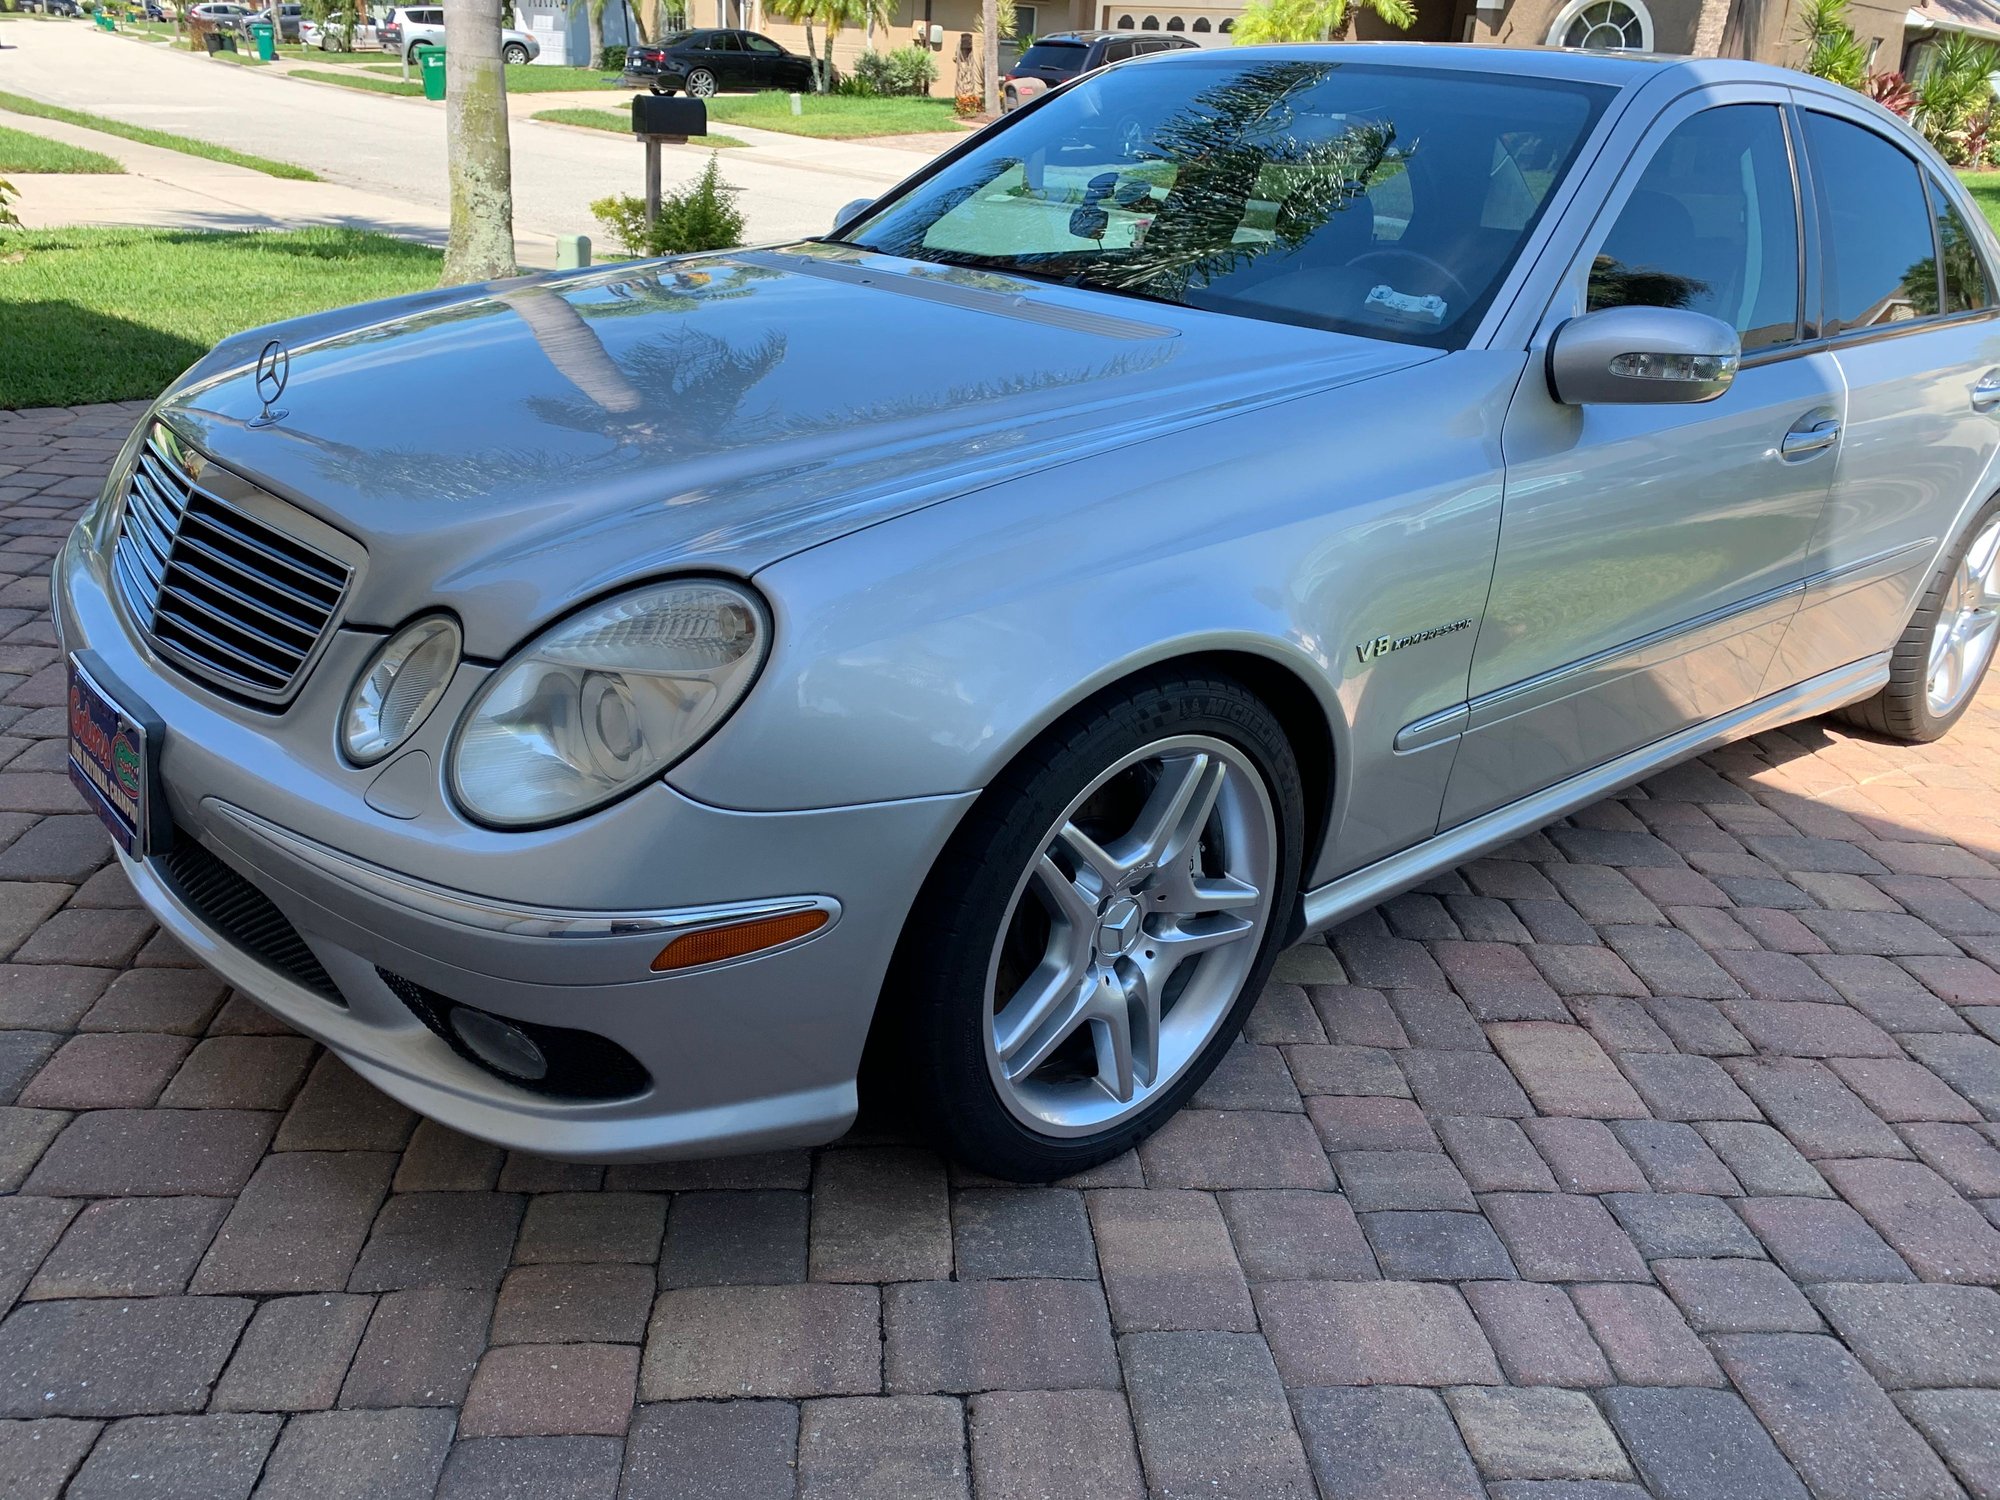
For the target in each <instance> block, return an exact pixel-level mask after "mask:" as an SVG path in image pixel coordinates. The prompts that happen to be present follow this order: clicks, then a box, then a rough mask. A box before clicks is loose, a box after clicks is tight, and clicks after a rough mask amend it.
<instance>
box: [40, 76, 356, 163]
mask: <svg viewBox="0 0 2000 1500" xmlns="http://www.w3.org/2000/svg"><path fill="white" fill-rule="evenodd" d="M0 110H12V111H13V112H14V113H15V114H17V115H33V116H35V117H36V118H38V119H43V120H61V121H62V122H63V123H64V124H66V125H81V126H83V127H84V128H85V129H87V130H101V131H103V132H104V133H105V134H106V135H115V136H118V137H120V138H121V139H123V140H128V141H137V142H139V144H140V145H142V146H161V147H164V148H165V149H166V150H168V151H179V152H182V153H184V154H186V155H188V156H199V157H202V158H204V159H206V160H208V161H226V162H230V163H232V164H233V165H235V166H239V167H249V168H251V169H253V170H255V171H258V172H262V173H264V174H266V175H267V176H271V177H290V178H293V179H294V180H296V181H299V182H318V181H319V174H318V173H316V172H309V171H307V170H306V169H305V168H304V167H295V166H293V165H292V164H291V163H290V162H288V161H271V160H269V159H268V158H266V157H262V156H251V155H250V154H249V153H247V152H243V151H232V150H230V149H229V147H227V146H218V145H216V144H215V143H214V142H213V141H198V140H195V139H194V138H193V137H191V136H185V135H172V134H169V133H168V132H167V131H164V130H148V129H146V127H145V126H143V125H127V124H126V123H125V122H124V121H123V120H111V119H106V118H105V117H104V116H103V115H91V114H85V113H84V112H83V111H82V110H79V109H64V108H62V106H60V105H57V104H43V103H42V102H41V101H40V100H37V99H28V98H24V97H23V96H22V95H20V94H7V93H0Z"/></svg>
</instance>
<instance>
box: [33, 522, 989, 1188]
mask: <svg viewBox="0 0 2000 1500" xmlns="http://www.w3.org/2000/svg"><path fill="white" fill-rule="evenodd" d="M54 600H55V615H56V620H57V627H58V631H59V633H60V635H61V638H62V642H63V645H64V646H65V648H66V649H69V650H77V649H81V648H84V647H88V648H90V649H92V650H94V651H96V652H97V653H98V655H99V656H100V657H101V658H103V660H104V661H105V663H106V664H107V665H108V666H109V667H110V668H111V670H112V672H113V673H114V674H115V675H116V676H117V677H118V678H119V679H120V680H122V681H123V682H124V683H125V684H126V685H127V686H128V687H129V688H130V689H131V690H132V691H134V692H136V693H138V694H140V695H141V696H143V697H144V698H145V700H146V705H147V706H148V707H149V708H151V709H152V711H153V712H154V713H155V714H156V715H157V716H158V717H159V718H160V719H161V720H162V721H163V722H164V723H165V725H166V727H167V729H166V736H165V739H164V741H163V744H162V746H161V750H160V754H159V764H160V771H161V780H162V787H163V791H164V794H165V797H166V801H167V805H168V808H169V811H170V813H171V815H172V818H173V822H174V825H175V829H176V839H177V840H178V839H186V840H192V841H193V842H194V843H196V844H198V845H199V846H200V847H201V848H202V849H203V850H206V851H207V853H208V854H209V855H210V856H213V857H214V858H215V859H216V860H219V861H221V863H222V864H223V865H225V866H227V867H228V869H229V870H231V871H233V872H234V873H235V874H236V875H238V876H241V877H244V878H246V879H247V880H248V881H249V882H250V883H251V884H252V885H253V886H254V887H255V888H256V889H257V890H258V891H259V892H261V893H262V895H263V896H264V897H266V898H268V900H269V902H270V903H271V905H272V906H274V907H275V908H276V909H277V912H278V913H279V914H281V916H282V918H283V920H284V921H285V922H286V923H288V924H289V925H290V927H291V928H292V929H293V930H294V931H295V932H296V934H297V936H298V938H299V939H301V940H302V941H303V943H304V945H305V947H306V948H308V949H309V950H310V952H311V954H312V956H313V958H314V959H315V960H316V961H317V964H318V966H319V967H320V969H322V970H323V971H324V975H325V976H326V977H327V978H328V979H330V980H331V982H332V986H333V987H334V988H335V989H337V992H338V997H339V998H338V999H337V1000H336V999H334V998H332V997H331V996H330V995H329V994H327V993H324V992H322V990H321V989H320V988H318V987H315V986H313V985H309V984H308V983H304V982H301V979H300V977H299V971H298V966H296V965H294V966H292V967H291V968H287V967H286V966H285V965H283V964H280V963H274V962H272V961H271V960H270V959H269V957H268V953H267V951H266V950H262V949H259V948H258V947H257V946H256V945H255V944H252V943H246V942H245V941H243V940H241V935H240V934H238V935H235V936H232V935H231V930H230V928H229V924H228V923H227V922H225V921H220V920H218V919H216V917H215V914H214V912H213V911H212V910H206V911H205V910H204V909H203V908H202V906H201V903H200V901H199V900H198V899H196V898H194V897H191V896H190V895H189V894H188V888H187V886H186V885H185V883H184V882H181V881H177V880H176V879H175V878H173V877H172V876H171V875H170V873H169V871H168V869H167V868H166V867H165V865H164V863H163V862H162V861H161V860H160V859H146V860H132V859H130V858H126V857H124V856H121V859H122V861H123V863H124V866H125V873H126V874H127V876H128V877H129V878H130V879H131V881H132V884H133V887H134V888H135V889H136V890H137V892H138V894H139V896H140V899H141V900H142V901H144V903H145V904H146V906H147V908H148V909H149V910H150V911H151V912H152V913H153V915H154V916H155V917H156V918H157V919H158V920H159V922H160V924H161V925H162V926H163V927H164V928H165V929H166V930H167V931H168V932H170V933H171V934H172V935H173V936H174V937H175V938H176V939H178V940H179V941H180V942H181V943H182V944H183V945H185V946H186V947H187V948H188V949H189V950H190V951H191V952H192V953H193V954H194V955H195V956H196V957H198V958H199V959H201V960H202V961H203V962H204V963H206V964H208V965H209V966H210V967H211V968H213V969H215V970H216V971H217V972H218V973H219V974H221V975H222V976H223V977H224V978H226V979H228V980H229V981H230V982H231V983H232V984H234V985H235V986H236V987H237V988H239V989H241V990H242V991H244V992H245V993H246V994H248V995H250V996H251V997H252V998H254V999H255V1000H257V1001H258V1002H259V1003H260V1004H262V1005H264V1006H265V1007H266V1008H267V1009H269V1010H271V1011H272V1012H274V1013H275V1014H277V1015H278V1016H280V1017H282V1018H283V1019H284V1020H285V1021H286V1022H287V1023H289V1024H290V1025H292V1026H294V1027H296V1028H297V1029H298V1030H300V1031H302V1032H305V1033H307V1034H308V1035H311V1036H313V1037H316V1038H318V1039H319V1040H320V1041H322V1042H324V1043H325V1044H326V1045H327V1046H328V1047H330V1048H332V1049H333V1050H334V1051H335V1052H337V1053H338V1054H339V1055H340V1056H341V1057H342V1058H344V1059H345V1060H346V1061H347V1062H348V1063H349V1064H351V1065H352V1066H353V1067H354V1068H355V1070H356V1071H357V1072H359V1073H360V1074H362V1076H364V1077H366V1078H368V1079H369V1080H370V1081H371V1082H373V1083H374V1084H376V1085H377V1086H378V1087H380V1088H381V1089H382V1090H383V1091H384V1092H385V1093H388V1094H390V1095H392V1096H393V1097H395V1098H397V1099H400V1100H402V1101H403V1102H404V1103H406V1104H408V1105H410V1106H411V1107H412V1108H414V1109H416V1110H418V1111H420V1112H421V1113H424V1114H426V1115H429V1116H430V1117H432V1118H433V1119H436V1120H438V1121H440V1122H441V1123H443V1124H445V1125H448V1126H450V1127H452V1128H453V1129H456V1130H460V1131H463V1132H464V1133H466V1134H468V1135H473V1136H477V1137H480V1138H482V1139H485V1140H489V1141H494V1142H497V1143H499V1144H501V1145H504V1146H507V1147H510V1148H514V1149H519V1150H524V1151H531V1152H535V1153H537V1154H540V1155H544V1156H555V1157H565V1158H572V1159H578V1160H591V1161H618V1160H654V1159H664V1158H671V1157H685V1156H704V1155H714V1154H722V1153H728V1152H737V1151H753V1150H769V1149H775V1148H778V1147H783V1146H796V1145H807V1144H815V1143H818V1142H820V1141H825V1140H829V1139H831V1138H833V1137H834V1136H836V1135H838V1134H839V1133H840V1132H841V1131H843V1130H844V1129H846V1128H847V1126H848V1124H849V1123H850V1122H851V1121H852V1119H853V1116H854V1112H855V1107H856V1094H855V1073H856V1070H857V1068H858V1066H859V1063H860V1057H861V1050H862V1045H863V1043H864V1041H865V1040H866V1037H867V1032H868V1026H869V1023H870V1020H871V1019H872V1017H873V1013H874V1007H875V1002H876V998H877V996H878V995H879V993H880V990H881V986H882V981H883V977H884V975H885V973H886V971H887V968H888V964H889V960H890V957H891V955H892V953H893V951H894V948H895V944H896V941H897V938H898V936H899V935H900V932H901V929H902V924H903V919H904V916H905V914H906V913H907V912H908V910H909V907H910V904H911V902H912V901H913V900H914V898H915V895H916V891H917V889H918V887H919V885H920V884H921V882H922V880H923V877H924V874H925V873H926V872H927V871H928V869H929V867H930V865H931V863H932V861H933V860H934V859H935V857H936V855H937V852H938V850H939V849H940V848H941V847H942V846H943V843H944V840H945V839H946V838H947V837H948V835H949V833H950V831H951V829H952V827H953V826H954V825H955V824H956V822H957V819H958V817H959V815H960V813H961V812H962V811H963V809H964V807H965V806H966V805H968V803H969V802H970V800H971V796H970V794H967V795H964V796H957V797H934V798H918V799H911V800H908V801H899V802H889V803H879V804H873V805H869V806H862V807H845V808H830V809H818V810H813V811H803V812H793V813H739V812H732V811H728V810H726V809H721V808H715V807H710V806H707V805H705V804H703V803H699V802H696V801H694V800H693V799H691V798H688V797H686V796H683V795H682V794H680V793H679V792H677V791H675V790H674V789H673V788H672V787H670V786H668V785H666V784H664V783H656V784H654V785H653V786H650V787H648V788H646V789H645V790H643V791H641V792H640V793H638V794H636V795H634V796H632V797H629V798H627V799H625V800H624V801H622V802H619V803H617V804H615V805H614V806H613V807H611V808H608V809H604V810H603V811H601V812H600V813H598V814H595V815H592V816H590V817H586V818H582V819H579V820H577V821H576V822H574V823H571V824H567V825H564V826H563V827H560V828H556V829H544V830H539V831H535V832H528V833H515V834H502V833H496V832H494V831H492V830H486V829H480V828H477V827H475V826H473V825H471V824H469V823H466V822H464V821H463V820H462V819H459V818H457V816H456V815H455V814H453V813H451V812H450V810H449V808H448V806H446V805H445V803H444V801H443V799H442V797H441V795H440V796H438V797H436V799H435V801H434V802H433V803H432V804H430V805H427V806H426V808H425V809H424V810H423V811H421V812H419V813H418V814H417V815H415V816H411V815H410V814H409V810H408V808H400V809H398V810H397V811H396V813H395V814H394V815H390V814H385V813H383V812H382V811H379V810H378V809H377V808H376V807H375V806H373V805H371V804H370V803H369V801H368V800H367V799H368V795H369V792H370V783H371V779H372V778H373V776H374V775H375V774H376V772H375V770H373V769H371V770H370V771H367V772H363V771H356V770H353V769H352V768H349V767H345V766H343V765H341V764H340V763H339V760H338V757H337V756H336V755H334V754H333V752H332V747H331V744H330V743H322V742H330V741H331V738H332V734H331V726H332V725H333V724H334V723H335V722H336V719H335V712H336V709H337V705H338V703H339V700H340V698H341V697H342V696H343V695H344V693H345V690H346V687H347V685H348V684H349V683H350V682H351V681H352V678H353V674H354V672H355V671H356V670H358V667H359V664H360V662H361V661H362V660H363V659H364V658H365V656H366V654H367V652H368V651H370V650H372V647H373V645H374V644H375V642H376V641H377V640H378V639H379V638H378V637H374V636H370V635H366V634H359V633H357V634H356V636H355V639H353V640H351V641H350V640H346V639H344V636H345V635H347V634H348V633H346V632H340V631H336V633H335V638H334V640H333V642H332V643H330V644H329V646H328V648H327V650H326V652H325V654H324V656H323V657H322V658H321V660H320V662H319V664H318V666H317V667H316V668H315V669H314V673H313V676H312V677H311V678H309V679H308V681H307V683H306V685H305V687H304V688H303V689H302V691H301V692H300V695H299V697H298V698H297V699H296V700H295V701H294V702H293V704H292V705H291V707H290V708H289V709H287V710H286V711H285V712H284V713H282V714H276V715H272V714H266V713H262V712H258V711H253V710H248V709H245V708H242V707H240V706H238V705H235V704H232V703H230V702H228V701H227V700H225V699H223V698H220V697H218V696H217V695H215V694H213V693H211V692H209V691H207V690H206V689H204V688H203V687H201V686H200V685H199V684H197V683H195V682H193V681H192V680H190V679H188V678H186V677H184V676H182V675H180V674H179V673H178V672H176V671H174V670H173V669H171V668H168V667H166V666H164V665H163V664H161V663H160V662H159V661H158V660H157V659H156V658H155V657H154V656H153V654H152V653H151V651H150V650H149V649H148V648H147V647H146V646H145V645H144V643H143V642H142V641H140V640H139V639H138V638H136V637H135V635H134V634H133V633H132V632H130V631H129V630H128V629H127V627H126V625H125V622H124V620H123V618H122V615H121V613H120V611H119V609H118V607H117V606H116V605H115V604H114V602H113V600H112V599H111V597H110V595H109V593H108V591H107V586H106V578H105V574H104V570H103V566H102V562H101V559H99V558H97V557H96V556H95V555H94V554H93V553H92V552H91V551H90V549H89V548H88V547H87V546H86V545H84V542H83V539H82V537H81V534H77V535H73V536H72V537H71V539H70V541H69V543H68V544H67V545H66V546H65V548H64V550H63V552H62V553H61V555H60V556H59V557H58V559H57V564H56V569H55V578H54ZM468 673H470V674H471V676H472V677H473V679H474V680H473V681H470V682H459V681H455V682H454V684H453V688H452V690H451V691H450V692H449V693H448V694H447V697H446V699H445V701H444V702H443V703H442V704H440V706H439V708H438V709H437V710H436V712H435V713H434V714H433V716H432V722H430V723H427V724H426V725H425V726H424V730H423V731H422V732H421V733H420V734H419V736H418V738H417V740H416V741H413V742H412V743H413V744H420V743H421V742H422V741H423V740H424V739H425V738H427V737H433V738H434V739H435V740H436V741H437V743H435V744H434V745H433V751H434V755H433V758H434V760H435V761H436V762H437V763H438V764H441V763H442V750H443V745H442V737H443V735H444V733H445V732H446V729H447V728H448V726H449V724H450V722H451V720H452V719H454V718H455V717H456V712H457V710H458V709H459V708H460V707H462V706H463V703H464V702H465V701H466V699H467V698H468V697H469V695H470V693H471V692H472V691H475V690H476V687H477V680H478V678H479V677H481V676H483V673H482V672H480V671H478V670H477V669H473V668H470V667H468V668H462V669H461V672H460V676H461V678H463V677H465V676H467V675H468ZM315 725H317V726H318V728H317V729H315V728H314V727H312V726H315ZM322 751H323V753H322ZM418 800H419V801H421V800H422V799H418ZM801 897H804V898H813V899H816V900H818V901H819V902H820V903H821V904H822V909H823V910H826V911H827V912H829V914H830V915H831V917H832V920H831V921H830V922H829V923H828V925H826V926H825V927H823V928H822V929H821V930H820V931H819V932H817V933H815V934H813V935H812V936H810V937H808V938H806V939H804V940H802V941H799V942H797V943H795V944H794V945H792V946H789V947H781V948H776V949H772V950H769V951H767V952H765V953H763V954H759V955H753V956H751V957H747V958H743V959H738V960H734V961H731V962H725V963H719V964H712V965H709V966H707V967H703V968H696V969H688V970H684V971H681V972H678V973H674V974H667V975H662V974H655V973H653V972H652V971H651V969H650V967H649V966H650V963H651V960H652V958H653V956H654V955H655V954H657V953H658V952H659V951H660V949H661V947H662V946H663V944H664V943H665V941H666V940H667V939H668V938H669V937H670V936H671V935H672V933H673V932H674V931H675V930H678V928H679V927H680V926H684V925H685V924H687V923H688V922H690V921H695V922H700V921H704V920H710V919H712V918H713V916H714V910H715V908H717V907H719V906H720V907H742V906H749V907H753V908H754V907H756V906H758V905H759V904H760V903H765V902H772V901H776V902H779V903H784V902H787V901H791V900H796V899H798V898H801ZM391 977H395V978H400V979H401V980H403V981H405V982H407V983H410V984H414V985H417V986H421V987H423V988H424V989H427V990H429V991H432V992H435V993H436V994H437V995H441V996H443V997H446V998H448V999H449V1000H452V1001H456V1002H459V1003H461V1004H465V1005H470V1006H476V1007H477V1008H479V1009H481V1010H485V1011H487V1012H490V1013H492V1014H494V1015H497V1016H501V1017H505V1018H509V1019H511V1020H516V1021H520V1022H524V1023H531V1024H534V1025H540V1026H550V1027H562V1028H568V1029H570V1030H580V1031H585V1032H588V1033H591V1034H592V1035H594V1036H598V1037H603V1038H606V1039H608V1040H609V1041H611V1042H612V1043H615V1044H616V1045H617V1046H618V1047H620V1048H622V1049H624V1050H625V1051H626V1052H627V1053H629V1054H630V1055H631V1056H632V1057H633V1058H635V1059H637V1061H638V1062H639V1063H640V1064H641V1065H642V1066H643V1068H644V1069H645V1071H646V1073H647V1074H648V1075H649V1076H650V1082H649V1083H648V1084H647V1085H646V1086H645V1087H644V1088H643V1089H642V1090H641V1091H639V1092H637V1093H634V1094H631V1095H629V1096H627V1097H623V1098H618V1099H611V1100H591V1101H583V1100H577V1099H570V1098H551V1097H547V1096H544V1095H541V1094H537V1093H534V1092H531V1091H529V1090H528V1089H526V1088H523V1087H521V1086H520V1085H518V1084H515V1083H512V1082H508V1081H506V1080H504V1079H502V1078H499V1077H497V1076H494V1075H493V1074H492V1073H489V1072H487V1071H485V1070H483V1069H481V1068H480V1067H478V1066H475V1065H474V1064H473V1063H472V1062H470V1061H468V1060H467V1059H466V1058H464V1057H462V1056H460V1055H459V1054H458V1053H457V1052H455V1051H454V1050H453V1049H452V1048H451V1047H449V1046H447V1045H446V1043H445V1042H444V1041H442V1040H441V1039H440V1038H439V1037H438V1036H437V1035H435V1034H433V1032H432V1031H431V1030H429V1029H428V1028H427V1027H426V1026H425V1024H424V1023H423V1021H422V1020H421V1019H420V1018H419V1016H418V1015H417V1014H416V1013H415V1012H414V1011H413V1010H412V1008H411V1007H410V1006H409V1005H408V1004H406V1003H405V1002H404V1000H403V999H401V998H399V996H398V993H397V991H396V990H395V989H394V988H392V986H391V983H390V982H389V980H390V978H391Z"/></svg>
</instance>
